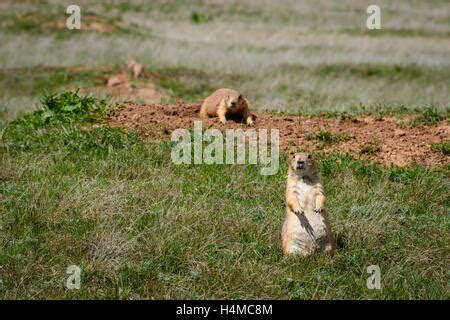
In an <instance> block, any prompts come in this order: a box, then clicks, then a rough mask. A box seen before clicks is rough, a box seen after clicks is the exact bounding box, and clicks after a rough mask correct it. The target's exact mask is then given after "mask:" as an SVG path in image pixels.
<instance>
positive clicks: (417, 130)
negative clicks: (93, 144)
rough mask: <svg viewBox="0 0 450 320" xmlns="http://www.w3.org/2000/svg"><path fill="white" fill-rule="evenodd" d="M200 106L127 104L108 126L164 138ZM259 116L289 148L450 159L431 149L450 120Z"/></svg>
mask: <svg viewBox="0 0 450 320" xmlns="http://www.w3.org/2000/svg"><path fill="white" fill-rule="evenodd" d="M199 110H200V104H186V103H181V102H180V103H177V104H174V105H168V104H163V105H156V104H154V105H136V104H129V105H127V106H126V107H124V108H123V109H121V110H118V111H116V112H114V113H113V114H112V116H111V119H110V125H111V126H113V127H122V128H136V129H138V130H139V131H140V132H141V133H142V134H143V135H145V136H146V137H148V138H149V139H151V140H159V139H166V138H170V134H171V132H172V131H173V130H175V129H177V128H193V124H194V121H195V120H199V118H198V112H199ZM256 116H257V121H256V123H257V124H256V126H255V128H256V129H258V128H261V129H262V128H264V129H275V128H277V129H279V130H280V147H281V149H282V150H283V151H285V152H290V151H297V150H299V149H304V150H306V151H310V152H312V151H317V150H320V151H322V152H324V153H325V154H331V153H346V152H348V153H350V154H351V155H353V156H354V157H357V158H363V159H367V160H370V161H378V162H380V163H381V164H383V165H385V166H389V165H391V164H393V165H398V166H408V165H412V164H414V163H419V164H424V165H426V166H433V165H437V164H444V163H450V157H449V156H445V155H444V154H442V153H439V152H434V151H433V150H432V149H431V145H432V144H436V143H441V142H444V141H447V140H448V139H449V137H450V126H449V125H448V123H447V121H441V122H440V123H438V124H437V125H435V126H422V127H401V126H400V125H399V120H398V119H395V118H384V119H382V120H375V119H373V118H371V117H364V118H359V119H336V118H321V117H315V116H314V117H313V116H280V115H273V114H258V113H256ZM210 127H215V128H219V129H225V128H243V129H245V128H247V127H246V126H245V125H244V124H243V123H240V122H239V121H228V122H227V124H226V126H224V125H221V124H220V123H219V121H218V119H217V118H211V119H208V120H207V121H205V122H204V123H203V128H210Z"/></svg>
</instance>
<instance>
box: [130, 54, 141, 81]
mask: <svg viewBox="0 0 450 320" xmlns="http://www.w3.org/2000/svg"><path fill="white" fill-rule="evenodd" d="M127 69H128V70H131V71H132V72H133V77H134V78H135V79H137V78H139V76H140V75H141V73H142V71H143V68H142V65H141V64H140V63H137V62H136V61H134V60H133V59H130V60H128V62H127Z"/></svg>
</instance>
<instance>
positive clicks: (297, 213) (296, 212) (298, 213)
mask: <svg viewBox="0 0 450 320" xmlns="http://www.w3.org/2000/svg"><path fill="white" fill-rule="evenodd" d="M294 213H295V214H296V215H302V214H305V211H303V210H302V209H300V208H296V209H294Z"/></svg>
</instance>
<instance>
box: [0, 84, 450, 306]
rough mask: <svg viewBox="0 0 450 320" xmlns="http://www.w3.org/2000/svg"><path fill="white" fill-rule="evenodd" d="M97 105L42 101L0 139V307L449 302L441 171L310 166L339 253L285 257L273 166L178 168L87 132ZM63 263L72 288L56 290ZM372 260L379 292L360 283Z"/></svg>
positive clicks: (338, 159) (341, 160)
mask: <svg viewBox="0 0 450 320" xmlns="http://www.w3.org/2000/svg"><path fill="white" fill-rule="evenodd" d="M78 104H80V105H81V106H84V107H80V108H79V109H78V108H76V109H73V107H72V106H74V105H78ZM102 105H103V103H102V102H101V101H97V100H92V99H91V98H86V97H82V96H79V95H78V94H76V93H62V94H58V95H50V96H47V97H46V98H44V99H43V102H42V107H43V108H42V109H40V110H38V111H36V112H35V113H34V114H32V115H27V116H25V117H23V118H20V119H18V120H16V121H14V122H12V123H10V124H9V125H8V126H7V127H6V128H5V129H4V130H3V134H2V141H1V145H0V163H1V167H2V170H1V171H0V202H1V207H2V210H1V211H0V230H1V231H2V232H0V242H1V247H2V250H1V251H0V266H1V269H0V270H1V273H0V279H1V280H2V286H0V297H1V298H4V299H6V298H10V299H16V298H34V299H36V298H47V299H48V298H56V299H60V298H62V299H74V298H88V299H92V298H102V299H103V298H109V299H115V298H120V299H127V298H193V299H201V298H275V299H279V298H287V299H310V298H314V299H321V298H329V299H342V298H355V299H360V298H362V299H378V298H380V299H383V298H391V299H405V298H406V299H409V298H421V299H448V298H449V296H448V291H447V282H448V281H447V266H446V259H447V256H448V250H447V249H446V247H447V243H448V241H449V239H448V234H449V232H448V231H449V222H448V215H447V214H448V205H449V203H448V197H447V191H446V190H448V181H447V177H448V175H449V168H448V166H444V167H438V168H436V169H434V170H427V169H425V168H423V167H413V168H409V169H406V168H396V167H393V168H388V169H383V168H382V167H381V166H379V165H377V164H366V163H364V162H362V161H359V160H354V159H352V158H351V157H349V156H347V155H334V156H328V157H322V158H320V172H321V175H322V177H323V183H324V185H325V189H326V193H327V196H328V211H329V215H330V219H331V223H332V227H333V229H334V232H335V233H336V235H337V239H338V245H339V247H338V250H337V254H336V255H335V256H334V257H332V258H331V257H325V256H320V255H319V256H315V257H312V258H310V259H301V258H298V259H286V258H284V257H283V256H282V254H281V248H280V228H281V225H282V222H283V216H284V211H285V205H284V198H283V194H284V187H285V173H286V170H287V167H286V164H285V163H284V161H283V164H282V167H281V168H280V171H279V173H278V174H277V175H274V176H261V175H260V174H259V167H258V166H253V165H181V166H176V165H174V164H172V161H171V158H170V153H171V143H170V142H160V143H147V142H145V141H144V140H143V139H142V138H140V137H139V136H138V135H136V134H135V133H134V132H128V133H127V132H123V131H121V130H119V129H112V128H108V127H104V126H103V127H98V128H91V129H86V121H87V122H91V121H98V119H100V118H101V117H100V116H101V114H102V113H99V110H104V109H103V107H99V106H102ZM66 106H71V107H69V108H66ZM68 109H70V110H68ZM42 110H44V111H42ZM45 110H52V111H53V112H54V116H53V117H51V118H48V119H46V121H42V115H43V113H45V112H46V111H45ZM81 110H83V111H81ZM161 177H164V178H163V179H162V178H161ZM72 264H75V265H78V266H80V267H81V268H82V282H81V289H80V290H79V291H70V290H68V289H66V288H65V286H64V283H65V280H66V279H67V276H68V275H66V273H65V271H66V269H67V267H68V266H69V265H72ZM372 264H377V265H379V266H380V268H381V284H382V289H381V290H369V289H367V288H366V279H367V277H368V276H369V274H367V273H366V269H367V267H368V266H369V265H372Z"/></svg>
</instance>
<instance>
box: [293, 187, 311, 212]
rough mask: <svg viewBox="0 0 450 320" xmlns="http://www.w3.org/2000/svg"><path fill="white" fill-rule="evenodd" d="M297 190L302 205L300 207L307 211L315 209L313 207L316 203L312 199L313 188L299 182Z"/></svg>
mask: <svg viewBox="0 0 450 320" xmlns="http://www.w3.org/2000/svg"><path fill="white" fill-rule="evenodd" d="M295 187H296V189H297V200H298V202H299V203H300V205H301V206H302V207H303V208H304V209H305V210H309V209H314V207H313V206H312V204H313V203H312V202H313V201H314V199H311V198H312V197H311V196H312V195H313V194H312V192H311V189H312V186H311V185H309V184H306V183H305V182H303V181H299V182H297V184H296V185H295Z"/></svg>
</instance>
